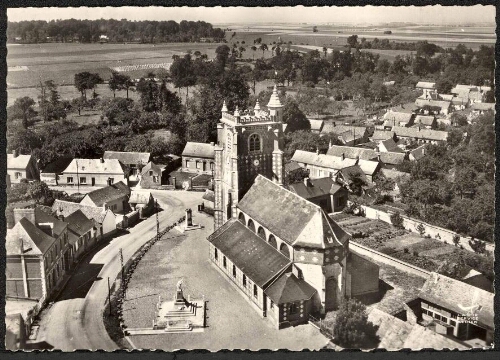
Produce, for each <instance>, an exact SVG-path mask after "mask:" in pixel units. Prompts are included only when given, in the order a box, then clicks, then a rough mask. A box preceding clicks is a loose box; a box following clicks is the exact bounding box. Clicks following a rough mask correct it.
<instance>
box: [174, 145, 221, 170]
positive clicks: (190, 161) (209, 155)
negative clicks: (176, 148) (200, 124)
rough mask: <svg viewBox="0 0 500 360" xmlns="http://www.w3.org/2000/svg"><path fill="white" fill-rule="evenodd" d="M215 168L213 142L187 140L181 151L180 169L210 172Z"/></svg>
mask: <svg viewBox="0 0 500 360" xmlns="http://www.w3.org/2000/svg"><path fill="white" fill-rule="evenodd" d="M214 169H215V144H214V143H213V142H211V143H210V144H205V143H197V142H188V143H187V144H186V146H185V147H184V151H183V152H182V171H184V172H191V173H199V174H212V171H213V170H214Z"/></svg>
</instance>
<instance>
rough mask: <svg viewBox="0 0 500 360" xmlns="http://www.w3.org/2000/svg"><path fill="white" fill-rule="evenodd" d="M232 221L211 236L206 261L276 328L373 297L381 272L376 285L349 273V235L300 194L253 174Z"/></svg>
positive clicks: (360, 273) (373, 269)
mask: <svg viewBox="0 0 500 360" xmlns="http://www.w3.org/2000/svg"><path fill="white" fill-rule="evenodd" d="M272 214H274V215H272ZM234 215H235V216H234V217H233V218H232V219H230V220H228V221H227V222H226V223H225V224H224V225H222V226H221V227H219V228H218V229H217V230H216V231H215V232H214V233H213V234H212V235H210V236H209V237H208V241H209V242H210V259H211V260H212V262H213V263H214V264H215V265H216V266H217V267H218V268H219V269H220V270H221V271H222V272H223V273H224V274H225V275H226V276H227V277H228V278H229V279H230V281H232V282H234V283H235V284H236V286H237V287H238V288H239V289H240V290H241V292H242V294H243V295H244V296H247V297H248V298H249V300H250V301H251V302H252V303H253V304H254V307H255V308H256V309H257V310H258V311H259V312H262V315H263V316H264V317H267V318H269V319H270V320H271V321H272V322H273V324H274V325H275V326H276V327H277V328H283V327H286V326H289V325H297V324H301V323H307V321H308V317H309V314H310V313H311V312H312V311H323V312H324V311H325V310H330V309H334V308H336V307H337V306H338V304H339V303H340V301H341V299H342V298H343V297H344V296H356V295H358V291H362V292H364V293H373V292H378V266H376V265H375V264H372V266H371V267H369V269H370V272H371V274H376V275H377V279H376V281H374V278H373V277H372V276H366V274H365V273H364V271H363V270H362V269H363V267H362V266H356V271H353V272H352V273H348V271H347V270H346V269H348V268H349V269H352V266H351V265H348V262H349V261H350V260H349V259H350V256H349V254H350V252H349V239H350V235H349V234H348V233H346V232H345V231H344V230H343V229H342V228H341V227H340V226H339V225H338V224H337V223H335V221H333V220H332V219H331V218H330V217H328V216H327V215H326V213H325V212H324V211H323V210H322V209H321V207H319V206H318V205H316V204H314V203H312V202H310V201H308V200H306V199H304V198H302V197H301V196H299V195H298V194H296V193H294V192H291V191H288V190H286V189H284V188H283V187H281V186H279V185H277V184H276V183H274V182H273V181H271V180H269V179H267V178H265V177H264V176H262V175H258V176H257V178H256V179H255V181H254V184H253V185H252V186H251V187H250V189H249V190H248V192H247V193H246V194H245V195H244V196H243V198H242V199H241V200H240V201H239V203H238V204H237V205H236V213H235V214H234ZM358 260H359V259H358ZM360 261H364V262H369V260H366V259H361V260H360ZM358 265H359V264H358ZM353 289H354V292H353V291H352V290H353Z"/></svg>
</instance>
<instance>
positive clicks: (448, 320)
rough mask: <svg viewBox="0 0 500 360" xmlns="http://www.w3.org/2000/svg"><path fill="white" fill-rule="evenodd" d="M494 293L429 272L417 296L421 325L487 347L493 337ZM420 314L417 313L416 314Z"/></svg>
mask: <svg viewBox="0 0 500 360" xmlns="http://www.w3.org/2000/svg"><path fill="white" fill-rule="evenodd" d="M494 296H495V295H494V294H493V293H491V292H489V291H485V290H483V289H480V288H477V287H475V286H472V285H469V284H467V283H465V282H462V281H460V280H456V279H452V278H449V277H447V276H444V275H441V274H438V273H434V272H433V273H432V274H431V276H430V277H429V279H428V280H427V281H426V282H425V284H424V286H423V287H422V289H421V290H420V293H419V295H418V297H419V299H420V308H418V309H417V310H416V313H417V316H418V315H421V318H422V322H423V324H424V326H426V327H427V328H431V329H433V330H434V331H436V332H437V333H439V334H443V335H447V336H453V337H455V338H458V339H459V340H461V341H464V342H472V343H474V342H475V341H479V342H481V343H482V344H483V345H484V346H489V345H490V344H491V343H492V342H493V335H494V323H493V319H494V317H495V316H494V315H495V314H494V311H493V298H494ZM419 311H420V314H418V312H419Z"/></svg>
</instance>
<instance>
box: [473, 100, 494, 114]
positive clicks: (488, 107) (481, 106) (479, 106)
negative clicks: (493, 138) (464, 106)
mask: <svg viewBox="0 0 500 360" xmlns="http://www.w3.org/2000/svg"><path fill="white" fill-rule="evenodd" d="M471 110H472V111H471V113H472V114H473V115H475V116H477V115H483V114H484V113H485V112H487V111H493V112H494V111H495V103H474V104H472V106H471Z"/></svg>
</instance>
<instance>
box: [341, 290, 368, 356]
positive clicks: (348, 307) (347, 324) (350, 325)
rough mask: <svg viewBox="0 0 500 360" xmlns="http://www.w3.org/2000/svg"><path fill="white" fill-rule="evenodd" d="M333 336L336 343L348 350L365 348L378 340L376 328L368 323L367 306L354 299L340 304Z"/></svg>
mask: <svg viewBox="0 0 500 360" xmlns="http://www.w3.org/2000/svg"><path fill="white" fill-rule="evenodd" d="M333 335H334V337H335V342H336V343H338V344H339V345H340V346H342V347H346V348H365V347H367V346H369V344H371V343H372V342H373V341H376V340H377V335H376V327H375V326H373V324H372V323H371V322H369V321H368V315H367V313H366V306H365V305H363V304H362V303H361V302H359V301H358V300H356V299H354V298H351V299H348V300H347V299H346V300H343V301H342V303H341V304H340V307H339V310H338V312H337V316H336V317H335V321H334V324H333Z"/></svg>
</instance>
